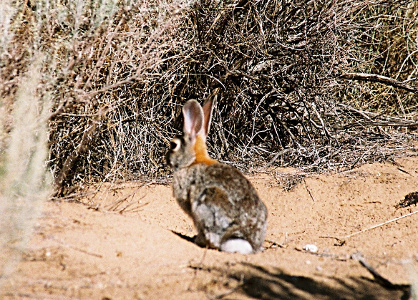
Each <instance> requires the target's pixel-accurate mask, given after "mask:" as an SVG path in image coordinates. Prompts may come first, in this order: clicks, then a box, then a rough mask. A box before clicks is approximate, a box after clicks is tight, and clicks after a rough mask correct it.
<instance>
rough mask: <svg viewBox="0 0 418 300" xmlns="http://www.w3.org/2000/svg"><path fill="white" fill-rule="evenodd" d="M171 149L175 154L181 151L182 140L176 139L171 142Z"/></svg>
mask: <svg viewBox="0 0 418 300" xmlns="http://www.w3.org/2000/svg"><path fill="white" fill-rule="evenodd" d="M170 149H171V150H172V151H173V152H176V151H178V150H180V140H179V139H178V138H175V139H173V140H172V141H171V142H170Z"/></svg>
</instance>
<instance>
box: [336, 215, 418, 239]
mask: <svg viewBox="0 0 418 300" xmlns="http://www.w3.org/2000/svg"><path fill="white" fill-rule="evenodd" d="M416 213H418V210H417V211H414V212H411V213H409V214H406V215H403V216H400V217H397V218H395V219H392V220H389V221H386V222H383V223H380V224H377V225H374V226H372V227H369V228H366V229H363V230H360V231H357V232H354V233H351V234H349V235H346V236H345V237H344V238H345V239H348V238H350V237H353V236H355V235H358V234H360V233H363V232H366V231H369V230H372V229H375V228H378V227H382V226H383V225H386V224H389V223H392V222H395V221H398V220H400V219H403V218H406V217H409V216H411V215H413V214H416Z"/></svg>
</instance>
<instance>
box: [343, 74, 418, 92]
mask: <svg viewBox="0 0 418 300" xmlns="http://www.w3.org/2000/svg"><path fill="white" fill-rule="evenodd" d="M340 77H341V78H343V79H348V80H360V81H370V82H379V83H383V84H386V85H390V86H393V87H396V88H401V89H404V90H406V91H408V92H412V93H418V88H416V87H413V86H410V85H408V84H406V83H403V82H401V81H398V80H396V79H393V78H390V77H386V76H382V75H377V74H366V73H345V74H342V75H340Z"/></svg>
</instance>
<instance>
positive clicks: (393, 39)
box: [0, 0, 418, 195]
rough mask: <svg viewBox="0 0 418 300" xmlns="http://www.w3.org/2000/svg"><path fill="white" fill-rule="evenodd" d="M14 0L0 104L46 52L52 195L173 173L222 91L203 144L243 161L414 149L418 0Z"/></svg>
mask: <svg viewBox="0 0 418 300" xmlns="http://www.w3.org/2000/svg"><path fill="white" fill-rule="evenodd" d="M6 3H7V4H3V5H5V6H4V7H6V6H7V9H5V10H3V11H4V12H6V13H4V15H3V16H2V26H3V27H2V32H3V33H4V34H3V35H2V41H1V45H0V47H2V48H1V60H0V67H1V71H0V76H1V86H0V94H1V97H2V99H4V100H3V104H2V105H3V109H5V110H6V111H7V110H10V109H11V107H12V106H13V104H14V102H15V95H16V91H17V88H18V86H19V84H20V83H21V82H22V74H24V73H25V71H26V69H27V68H28V66H29V65H30V64H31V62H32V61H33V60H34V58H35V56H37V55H38V54H39V53H42V55H43V56H44V57H45V59H44V60H43V65H42V76H41V78H40V83H39V89H38V91H39V93H41V94H43V93H45V94H49V95H51V97H52V102H53V108H52V109H51V115H50V117H49V166H50V167H51V169H52V172H53V174H54V177H55V183H56V187H57V195H66V194H68V193H69V192H71V191H72V190H73V188H74V187H77V186H83V185H84V184H86V183H91V182H102V181H111V180H116V179H122V180H128V179H134V178H143V179H145V178H164V177H165V176H166V175H167V174H169V170H168V169H167V168H166V167H165V162H164V154H165V152H166V151H167V145H168V141H169V140H170V139H171V137H172V136H173V135H174V134H175V133H178V132H179V130H181V122H182V120H181V106H182V104H183V103H184V102H185V101H186V100H188V99H190V98H196V99H199V100H200V101H204V100H205V99H206V98H207V97H215V96H217V103H216V108H215V111H214V120H213V126H212V131H211V134H210V138H209V144H210V152H211V153H212V155H213V156H214V157H215V158H217V159H219V160H221V161H227V162H229V163H232V164H234V165H236V166H237V167H239V168H241V169H247V170H248V169H249V168H252V167H269V166H275V165H279V166H298V167H303V168H305V169H309V170H325V169H329V168H332V169H341V168H350V167H353V166H354V165H356V164H358V163H364V162H368V161H374V160H381V159H387V158H389V157H391V156H393V155H400V154H407V153H416V139H417V136H416V130H417V126H418V121H417V102H418V101H417V99H418V84H417V79H416V77H417V76H418V65H417V63H418V21H417V20H418V4H417V2H416V1H413V0H408V1H407V0H405V1H399V0H378V1H373V2H369V1H360V0H336V1H335V0H334V1H333V0H311V1H308V0H298V1H293V0H283V1H278V0H268V1H252V0H241V1H238V0H230V1H215V0H213V1H211V0H201V1H176V0H173V1H164V0H153V1H130V0H119V1H114V0H102V1H87V2H86V1H82V0H65V1H64V0H59V1H49V0H42V1H30V0H26V1H23V3H21V2H19V1H9V2H7V1H6ZM41 96H42V95H41ZM8 124H9V123H8V122H7V121H6V122H5V126H6V129H7V126H8ZM6 132H7V130H6ZM5 136H6V137H2V140H1V141H2V143H3V144H4V141H5V138H7V134H6V135H5Z"/></svg>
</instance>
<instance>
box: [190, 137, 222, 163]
mask: <svg viewBox="0 0 418 300" xmlns="http://www.w3.org/2000/svg"><path fill="white" fill-rule="evenodd" d="M194 151H195V153H196V159H195V161H194V162H193V165H194V164H206V165H212V164H214V163H217V161H216V160H215V159H212V158H210V157H209V154H208V150H207V148H206V144H205V141H204V140H203V138H202V137H201V136H199V135H198V136H196V142H195V144H194Z"/></svg>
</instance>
